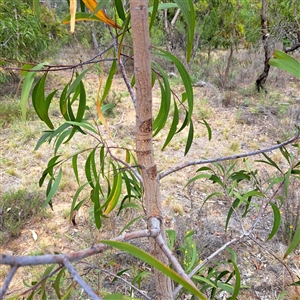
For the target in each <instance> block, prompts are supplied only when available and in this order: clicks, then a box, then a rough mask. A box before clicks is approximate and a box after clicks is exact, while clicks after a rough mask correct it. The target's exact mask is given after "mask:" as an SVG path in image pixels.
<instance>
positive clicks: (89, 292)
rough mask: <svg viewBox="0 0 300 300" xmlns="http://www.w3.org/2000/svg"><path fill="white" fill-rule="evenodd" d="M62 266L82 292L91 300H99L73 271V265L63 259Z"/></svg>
mask: <svg viewBox="0 0 300 300" xmlns="http://www.w3.org/2000/svg"><path fill="white" fill-rule="evenodd" d="M64 265H65V267H66V268H67V269H68V271H69V273H70V274H71V275H72V276H73V278H74V280H75V281H76V282H77V283H78V284H79V285H80V286H81V287H82V288H83V289H84V291H85V292H86V293H87V294H88V295H89V296H90V297H92V299H93V300H101V299H102V298H100V297H99V296H98V295H97V294H96V293H95V292H94V291H93V289H92V288H91V287H90V286H89V285H88V284H87V283H86V282H85V281H84V280H83V279H82V278H81V277H80V275H79V274H78V272H77V271H76V270H75V268H74V267H73V265H72V264H71V263H70V262H69V261H68V260H67V259H66V258H65V259H64Z"/></svg>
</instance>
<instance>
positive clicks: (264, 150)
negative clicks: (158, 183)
mask: <svg viewBox="0 0 300 300" xmlns="http://www.w3.org/2000/svg"><path fill="white" fill-rule="evenodd" d="M297 139H299V132H298V130H297V134H296V136H294V137H292V138H290V139H288V140H286V141H285V142H283V143H280V144H278V145H275V146H271V147H268V148H264V149H261V150H256V151H250V152H247V153H241V154H235V155H230V156H223V157H218V158H211V159H198V160H195V161H188V162H186V163H183V164H181V165H178V166H174V167H172V168H170V169H169V170H166V171H164V172H162V173H160V174H159V179H162V178H164V177H166V176H168V175H170V174H172V173H174V172H177V171H179V170H182V169H184V168H187V167H190V166H195V165H203V164H208V163H214V162H220V161H226V160H233V159H238V158H242V157H249V156H253V155H257V154H261V153H265V152H270V151H273V150H276V149H279V148H282V147H284V146H286V145H289V144H291V143H293V142H295V141H296V140H297Z"/></svg>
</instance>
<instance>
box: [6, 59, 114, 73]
mask: <svg viewBox="0 0 300 300" xmlns="http://www.w3.org/2000/svg"><path fill="white" fill-rule="evenodd" d="M114 60H117V59H116V58H103V59H97V60H94V61H86V62H81V63H78V64H75V65H67V66H65V67H57V66H48V67H47V66H46V65H45V67H47V69H40V70H26V72H39V73H41V72H57V71H65V70H73V69H76V68H78V67H83V66H85V65H91V64H96V63H99V62H103V61H114ZM3 69H4V70H15V71H24V69H22V68H13V67H4V68H3Z"/></svg>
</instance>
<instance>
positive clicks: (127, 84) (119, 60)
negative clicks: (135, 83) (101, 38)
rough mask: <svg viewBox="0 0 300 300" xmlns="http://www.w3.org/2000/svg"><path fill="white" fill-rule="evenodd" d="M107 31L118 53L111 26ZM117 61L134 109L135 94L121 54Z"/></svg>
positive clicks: (116, 41)
mask: <svg viewBox="0 0 300 300" xmlns="http://www.w3.org/2000/svg"><path fill="white" fill-rule="evenodd" d="M109 31H110V35H111V37H112V38H113V45H114V48H115V51H116V53H118V52H119V45H118V40H117V38H116V37H115V36H114V35H113V33H112V29H111V28H109ZM118 62H119V65H120V70H121V73H122V76H123V80H124V82H125V84H126V87H127V90H128V92H129V94H130V97H131V100H132V102H133V106H134V109H136V96H135V93H134V90H133V88H132V86H131V84H130V82H129V79H128V76H127V73H126V70H125V65H124V63H123V60H122V57H121V56H120V57H119V59H118Z"/></svg>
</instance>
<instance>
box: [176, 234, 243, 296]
mask: <svg viewBox="0 0 300 300" xmlns="http://www.w3.org/2000/svg"><path fill="white" fill-rule="evenodd" d="M245 235H246V234H244V233H243V234H242V235H241V236H240V237H236V238H234V239H232V240H231V241H229V242H227V243H226V244H224V245H223V246H222V247H220V248H219V249H218V250H217V251H215V252H214V253H212V254H211V255H210V256H208V257H207V258H205V259H204V260H203V261H202V263H201V264H199V265H198V266H197V267H196V268H194V270H193V271H192V272H191V273H190V274H189V275H188V277H190V278H191V277H193V276H194V275H195V274H196V273H197V272H198V271H199V270H200V269H201V268H202V267H203V266H204V265H206V264H207V263H208V262H209V261H211V260H212V259H213V258H214V257H215V256H216V255H218V254H219V253H220V252H222V251H223V250H225V249H226V247H228V246H230V245H231V244H233V243H235V242H238V241H239V240H241V239H242V238H243V237H244V236H245ZM181 289H182V285H178V286H177V287H176V289H175V290H174V293H173V295H174V297H176V295H177V294H178V293H179V292H180V290H181Z"/></svg>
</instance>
